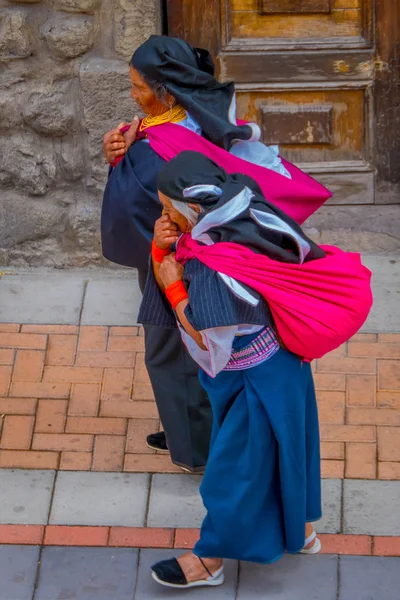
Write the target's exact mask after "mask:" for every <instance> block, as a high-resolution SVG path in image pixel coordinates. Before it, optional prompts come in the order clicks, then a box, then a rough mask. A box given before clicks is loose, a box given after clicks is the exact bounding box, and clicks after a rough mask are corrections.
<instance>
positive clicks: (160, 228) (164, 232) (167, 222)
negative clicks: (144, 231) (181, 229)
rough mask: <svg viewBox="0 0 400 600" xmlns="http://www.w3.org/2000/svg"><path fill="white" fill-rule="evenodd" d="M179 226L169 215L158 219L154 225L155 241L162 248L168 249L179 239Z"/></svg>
mask: <svg viewBox="0 0 400 600" xmlns="http://www.w3.org/2000/svg"><path fill="white" fill-rule="evenodd" d="M178 238H179V234H178V227H177V226H176V225H175V223H173V222H172V221H171V219H170V218H169V216H168V215H163V216H162V217H160V218H159V219H157V221H156V223H155V225H154V242H155V244H156V246H158V248H160V249H161V250H168V248H170V246H171V245H172V244H175V242H176V241H177V240H178Z"/></svg>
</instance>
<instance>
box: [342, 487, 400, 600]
mask: <svg viewBox="0 0 400 600" xmlns="http://www.w3.org/2000/svg"><path fill="white" fill-rule="evenodd" d="M343 510H344V531H343V533H357V534H367V535H400V481H365V480H359V479H345V481H344V509H343ZM399 597H400V592H399Z"/></svg>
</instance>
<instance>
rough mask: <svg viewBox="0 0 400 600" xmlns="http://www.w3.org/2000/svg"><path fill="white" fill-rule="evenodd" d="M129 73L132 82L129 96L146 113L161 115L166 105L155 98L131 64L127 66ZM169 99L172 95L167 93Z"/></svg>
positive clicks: (165, 109)
mask: <svg viewBox="0 0 400 600" xmlns="http://www.w3.org/2000/svg"><path fill="white" fill-rule="evenodd" d="M129 74H130V78H131V82H132V90H131V98H133V100H135V101H136V103H137V104H138V106H139V108H140V109H141V110H142V111H143V112H144V113H145V114H146V115H161V114H162V113H164V112H165V111H167V110H168V108H167V106H166V105H165V104H163V103H162V102H161V100H159V99H158V98H157V96H156V95H155V93H154V92H153V90H152V89H151V87H150V86H149V84H148V83H146V81H145V80H144V79H143V77H142V76H141V75H140V73H139V72H138V71H136V69H134V68H133V67H132V65H130V67H129ZM170 99H172V100H173V97H172V96H170V94H168V98H167V100H168V101H169V100H170Z"/></svg>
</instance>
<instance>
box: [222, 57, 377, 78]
mask: <svg viewBox="0 0 400 600" xmlns="http://www.w3.org/2000/svg"><path fill="white" fill-rule="evenodd" d="M219 62H220V72H221V78H222V79H223V80H225V81H227V80H231V79H233V80H234V81H235V82H236V83H249V84H251V83H262V82H264V81H267V82H269V83H271V82H273V81H276V82H283V81H290V82H292V83H293V82H301V81H340V80H344V81H350V80H352V81H353V80H360V79H363V80H371V81H372V76H373V71H374V56H373V51H372V50H370V49H368V50H340V51H334V50H331V51H327V50H324V51H320V52H318V53H317V52H312V51H302V52H276V51H274V52H272V51H269V52H263V53H250V52H243V51H242V52H229V53H228V52H226V53H224V54H222V55H220V56H219Z"/></svg>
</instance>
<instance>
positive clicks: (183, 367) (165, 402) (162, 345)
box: [139, 271, 212, 471]
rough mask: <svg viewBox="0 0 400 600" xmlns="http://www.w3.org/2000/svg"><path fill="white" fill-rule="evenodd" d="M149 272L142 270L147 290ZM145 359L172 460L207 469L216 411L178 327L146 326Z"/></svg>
mask: <svg viewBox="0 0 400 600" xmlns="http://www.w3.org/2000/svg"><path fill="white" fill-rule="evenodd" d="M146 278H147V272H146V271H139V287H140V289H141V291H142V292H143V290H144V286H145V283H146ZM144 341H145V362H146V367H147V371H148V373H149V377H150V381H151V385H152V388H153V391H154V396H155V400H156V404H157V409H158V412H159V415H160V419H161V423H162V425H163V428H164V431H165V435H166V438H167V444H168V448H169V451H170V454H171V460H172V462H174V463H175V464H177V465H180V466H183V467H186V468H188V469H190V470H191V471H195V470H199V471H200V470H203V468H204V466H205V464H206V462H207V458H208V449H209V443H210V436H211V426H212V411H211V405H210V402H209V399H208V397H207V394H206V392H205V391H204V390H203V388H202V387H201V385H200V382H199V379H198V371H199V368H198V366H197V364H196V363H195V362H194V360H193V359H192V358H191V356H190V355H189V353H188V351H187V350H186V348H185V346H184V344H183V342H182V338H181V335H180V333H179V330H178V328H176V329H164V328H162V327H156V326H154V325H145V326H144Z"/></svg>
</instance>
